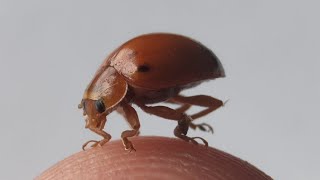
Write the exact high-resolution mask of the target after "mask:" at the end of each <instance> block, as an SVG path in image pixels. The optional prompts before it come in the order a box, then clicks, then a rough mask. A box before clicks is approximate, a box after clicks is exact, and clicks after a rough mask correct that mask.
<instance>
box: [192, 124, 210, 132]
mask: <svg viewBox="0 0 320 180" xmlns="http://www.w3.org/2000/svg"><path fill="white" fill-rule="evenodd" d="M189 127H190V128H191V129H197V128H198V129H200V130H201V131H205V132H209V133H212V134H213V132H214V131H213V128H212V126H211V125H209V124H207V123H201V124H194V123H190V126H189Z"/></svg>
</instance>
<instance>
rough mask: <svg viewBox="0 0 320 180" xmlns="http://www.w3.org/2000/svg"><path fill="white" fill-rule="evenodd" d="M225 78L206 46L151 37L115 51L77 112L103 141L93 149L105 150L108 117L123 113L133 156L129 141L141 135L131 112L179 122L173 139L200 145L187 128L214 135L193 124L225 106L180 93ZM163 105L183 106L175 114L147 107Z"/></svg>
mask: <svg viewBox="0 0 320 180" xmlns="http://www.w3.org/2000/svg"><path fill="white" fill-rule="evenodd" d="M221 77H225V72H224V68H223V66H222V64H221V62H220V60H219V59H218V58H217V56H216V55H215V54H214V53H213V52H212V51H211V50H209V49H208V48H207V47H205V46H204V45H203V44H201V43H199V42H197V41H195V40H193V39H191V38H189V37H186V36H183V35H177V34H171V33H151V34H144V35H140V36H138V37H135V38H133V39H131V40H129V41H127V42H126V43H124V44H123V45H121V46H120V47H119V48H117V49H116V50H115V51H113V52H112V53H111V54H110V55H109V56H108V57H107V58H106V59H105V60H104V62H103V63H102V65H101V66H100V67H99V69H98V70H97V72H96V73H95V75H94V77H93V79H92V80H91V82H90V83H89V85H88V86H87V88H86V90H85V92H84V95H83V98H82V101H81V103H80V104H79V106H78V107H79V109H83V115H84V116H85V120H86V126H85V127H86V128H89V129H90V130H91V131H93V132H94V133H97V134H98V135H101V136H102V137H103V139H102V140H101V141H96V140H91V141H88V142H86V143H85V144H84V145H83V147H82V148H83V150H85V147H86V146H87V145H88V144H89V143H93V144H92V146H91V147H96V146H102V145H104V144H105V143H107V142H108V141H109V140H110V139H111V136H110V134H108V133H107V132H105V131H104V130H103V128H104V126H105V123H106V121H107V118H106V117H107V115H108V114H109V113H111V112H113V111H117V112H119V113H120V114H121V115H123V117H124V119H126V121H127V122H128V123H129V125H130V126H131V128H132V129H131V130H126V131H124V132H122V134H121V139H122V142H123V145H124V147H125V149H126V150H129V151H132V150H135V149H134V146H133V144H132V142H131V141H130V140H129V139H128V138H130V137H133V136H136V135H138V134H139V128H140V122H139V118H138V115H137V112H136V111H135V109H134V108H133V107H132V104H136V105H137V106H138V107H140V108H141V109H142V110H143V111H145V112H147V113H150V114H153V115H156V116H159V117H162V118H165V119H170V120H175V121H177V122H178V123H177V126H176V128H175V129H174V135H175V136H176V137H178V138H181V139H182V140H185V141H187V142H192V143H194V144H198V142H197V141H196V140H195V139H200V140H202V141H203V142H204V144H205V145H206V146H208V143H207V141H206V140H204V139H203V138H201V137H189V136H187V132H188V129H189V127H190V128H192V129H196V128H199V129H200V130H202V131H209V132H213V129H212V127H211V126H210V125H208V124H206V123H202V124H194V123H193V120H195V119H198V118H200V117H202V116H204V115H206V114H208V113H210V112H212V111H214V110H216V109H218V108H219V107H221V106H223V104H224V103H223V102H222V101H221V100H219V99H216V98H214V97H211V96H207V95H195V96H190V97H186V96H182V95H180V92H181V91H182V90H184V89H188V88H192V87H195V86H197V85H199V84H200V83H201V82H203V81H207V80H211V79H216V78H221ZM159 102H165V103H174V104H178V105H180V107H179V108H177V109H172V108H169V107H167V106H150V105H149V104H154V103H159ZM193 105H194V106H201V107H205V109H204V110H202V111H200V112H198V113H195V114H193V115H187V114H186V113H185V112H186V111H187V110H188V109H189V108H190V107H191V106H193Z"/></svg>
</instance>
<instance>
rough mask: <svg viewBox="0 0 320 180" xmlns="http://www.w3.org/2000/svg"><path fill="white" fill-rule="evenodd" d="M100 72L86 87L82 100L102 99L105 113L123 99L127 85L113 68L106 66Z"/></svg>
mask: <svg viewBox="0 0 320 180" xmlns="http://www.w3.org/2000/svg"><path fill="white" fill-rule="evenodd" d="M100 72H101V73H98V72H97V73H96V76H95V77H94V79H93V80H92V81H91V83H90V84H89V85H88V87H87V89H86V91H85V93H84V96H83V99H91V100H99V99H102V100H103V102H104V104H105V106H106V111H108V110H109V109H110V110H111V109H114V108H115V107H116V106H117V105H118V104H119V103H120V102H121V100H122V99H123V98H124V97H125V95H126V93H127V89H128V85H127V83H126V81H125V80H124V78H123V77H122V76H121V75H120V74H119V73H118V72H117V71H116V70H115V69H114V68H113V67H110V66H108V67H106V68H105V70H103V71H101V70H100ZM110 110H109V111H110ZM111 111H112V110H111Z"/></svg>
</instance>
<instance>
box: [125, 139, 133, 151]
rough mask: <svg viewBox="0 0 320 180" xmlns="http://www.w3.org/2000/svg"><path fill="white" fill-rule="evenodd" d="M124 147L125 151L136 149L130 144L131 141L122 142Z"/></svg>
mask: <svg viewBox="0 0 320 180" xmlns="http://www.w3.org/2000/svg"><path fill="white" fill-rule="evenodd" d="M124 148H125V150H126V151H129V152H132V151H136V149H135V148H134V147H133V144H132V142H131V141H127V142H126V143H125V144H124Z"/></svg>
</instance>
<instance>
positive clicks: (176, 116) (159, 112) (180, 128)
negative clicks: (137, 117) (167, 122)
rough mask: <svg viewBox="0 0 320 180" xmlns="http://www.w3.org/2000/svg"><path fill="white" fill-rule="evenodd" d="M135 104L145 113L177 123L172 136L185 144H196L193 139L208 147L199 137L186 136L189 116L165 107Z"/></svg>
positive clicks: (189, 120) (189, 121)
mask: <svg viewBox="0 0 320 180" xmlns="http://www.w3.org/2000/svg"><path fill="white" fill-rule="evenodd" d="M136 104H137V105H138V106H139V107H140V108H141V109H142V110H143V111H145V112H147V113H150V114H154V115H156V116H159V117H162V118H165V119H172V120H176V121H178V125H177V127H176V128H175V130H174V135H175V136H176V137H178V138H180V139H183V140H185V141H187V142H192V143H193V144H198V142H197V141H196V140H195V139H200V140H202V141H203V143H204V144H205V145H206V146H208V142H207V141H206V140H204V139H203V138H201V137H188V136H187V132H188V129H189V125H190V123H191V121H192V118H191V117H190V116H187V115H186V114H185V113H183V112H180V111H179V110H175V109H171V108H169V107H166V106H146V105H145V104H144V103H139V102H136Z"/></svg>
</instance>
